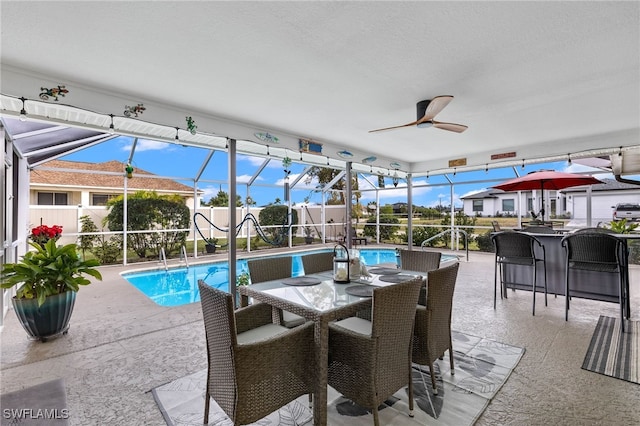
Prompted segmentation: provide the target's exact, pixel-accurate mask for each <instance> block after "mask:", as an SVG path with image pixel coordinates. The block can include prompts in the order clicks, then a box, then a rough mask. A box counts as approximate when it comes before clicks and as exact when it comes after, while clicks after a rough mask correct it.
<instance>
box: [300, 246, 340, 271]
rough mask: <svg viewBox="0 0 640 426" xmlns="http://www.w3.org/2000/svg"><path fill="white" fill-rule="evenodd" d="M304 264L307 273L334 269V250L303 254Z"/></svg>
mask: <svg viewBox="0 0 640 426" xmlns="http://www.w3.org/2000/svg"><path fill="white" fill-rule="evenodd" d="M302 266H303V267H304V273H305V274H316V273H318V272H325V271H332V270H333V252H331V251H326V252H320V253H312V254H305V255H303V256H302Z"/></svg>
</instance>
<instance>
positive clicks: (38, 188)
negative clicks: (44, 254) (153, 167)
mask: <svg viewBox="0 0 640 426" xmlns="http://www.w3.org/2000/svg"><path fill="white" fill-rule="evenodd" d="M125 167H126V164H124V163H121V162H119V161H107V162H104V163H86V162H77V161H63V160H51V161H49V162H47V163H46V164H44V165H43V166H41V167H40V168H35V169H33V170H31V173H30V204H31V205H40V206H43V205H48V206H69V205H73V206H78V205H82V206H84V207H88V206H105V205H106V204H107V201H108V200H109V198H112V197H115V196H118V195H122V194H123V193H124V187H125ZM51 169H59V170H51ZM132 175H133V177H132V178H131V179H127V180H126V186H127V192H130V193H133V192H136V191H155V192H157V193H158V194H161V195H162V194H177V195H180V196H181V197H183V198H184V200H185V203H187V205H190V206H193V187H190V186H187V185H183V184H181V183H178V182H176V181H174V180H171V179H167V178H157V176H156V175H154V174H153V173H149V172H147V171H145V170H142V169H137V168H134V171H133V174H132Z"/></svg>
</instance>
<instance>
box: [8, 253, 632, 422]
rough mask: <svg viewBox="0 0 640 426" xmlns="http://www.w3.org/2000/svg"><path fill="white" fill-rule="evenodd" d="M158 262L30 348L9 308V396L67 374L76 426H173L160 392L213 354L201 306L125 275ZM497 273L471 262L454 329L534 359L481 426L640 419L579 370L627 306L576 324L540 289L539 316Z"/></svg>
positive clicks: (88, 291) (585, 313) (610, 384)
mask: <svg viewBox="0 0 640 426" xmlns="http://www.w3.org/2000/svg"><path fill="white" fill-rule="evenodd" d="M314 248H317V247H315V246H314ZM260 254H263V253H260ZM225 258H226V257H225V256H224V255H216V256H215V257H213V258H212V257H209V258H208V259H221V260H224V259H225ZM200 260H203V259H200ZM154 266H155V265H154V264H148V265H139V264H136V265H129V266H127V267H123V266H113V267H102V268H101V271H102V273H103V276H104V280H103V281H102V282H96V283H94V284H92V285H90V286H88V287H86V288H83V289H81V291H80V292H79V293H78V296H77V300H76V306H75V311H74V313H73V317H72V319H71V327H70V329H69V333H68V334H67V335H66V336H62V337H60V338H58V339H55V340H52V341H49V342H46V343H41V342H32V341H29V340H28V339H27V336H26V333H25V332H24V330H23V329H22V328H21V326H20V325H19V324H18V321H17V319H16V316H15V314H14V313H13V312H9V313H8V315H7V316H6V319H5V321H6V322H5V326H4V328H3V330H2V333H1V334H0V337H1V339H2V342H1V355H2V358H1V360H0V361H1V370H0V378H1V380H0V383H1V386H2V393H5V392H11V391H14V390H19V389H23V388H25V387H28V386H32V385H35V384H39V383H43V382H46V381H49V380H53V379H56V378H64V379H65V381H66V391H67V401H68V409H69V413H70V416H71V417H70V423H71V424H72V425H125V424H126V425H164V424H165V422H164V419H163V417H162V414H161V413H160V410H159V409H158V408H157V406H156V404H155V402H154V399H153V396H152V395H151V393H150V392H149V391H150V390H151V389H152V388H154V387H156V386H159V385H161V384H164V383H167V382H169V381H172V380H174V379H176V378H179V377H182V376H185V375H187V374H190V373H193V372H196V371H198V370H201V369H203V368H205V367H206V349H205V337H204V330H203V324H202V314H201V310H200V303H192V304H189V305H184V306H179V307H171V308H168V307H161V306H158V305H156V304H155V303H154V302H152V301H151V300H150V299H148V298H147V297H146V296H144V295H143V294H142V293H140V292H139V291H138V290H137V289H135V288H134V287H133V286H132V285H130V284H128V283H127V282H126V281H125V280H124V279H123V278H122V277H121V276H120V273H121V272H123V271H127V270H132V269H137V268H141V267H154ZM493 268H494V256H493V254H491V253H475V252H472V253H470V261H469V262H467V261H466V260H464V259H462V260H461V265H460V272H459V276H458V281H457V285H456V292H455V298H454V308H453V328H454V329H455V330H459V331H462V332H465V333H469V334H474V335H477V336H482V337H488V338H491V339H495V340H498V341H501V342H505V343H508V344H511V345H516V346H521V347H524V348H526V353H525V355H524V357H523V358H522V360H521V362H520V364H519V365H518V366H517V367H516V369H515V370H514V371H513V373H512V375H511V377H510V378H509V380H508V381H507V383H506V384H505V385H504V387H503V388H502V389H501V390H500V391H499V392H498V394H497V396H496V397H495V398H494V400H493V401H492V402H491V403H490V404H489V406H488V408H487V409H486V411H485V412H484V414H483V415H482V416H481V417H480V419H479V420H478V422H477V424H478V425H497V424H499V425H549V424H554V425H633V424H639V423H640V385H637V384H633V383H628V382H625V381H622V380H618V379H614V378H610V377H607V376H604V375H600V374H596V373H592V372H588V371H585V370H582V369H581V368H580V367H581V365H582V361H583V358H584V355H585V352H586V350H587V347H588V345H589V342H590V339H591V335H592V333H593V330H594V328H595V325H596V323H597V321H598V318H599V316H600V315H608V316H612V317H617V316H618V312H619V310H618V305H617V304H612V303H604V302H595V301H590V300H583V299H575V298H574V299H573V300H572V305H571V310H570V313H569V321H568V322H565V320H564V303H565V299H564V297H557V298H554V297H553V296H551V297H549V306H547V307H545V306H544V298H543V295H540V294H538V299H537V303H536V315H535V316H532V315H531V303H532V295H531V292H527V291H517V292H511V291H510V292H509V299H505V300H500V299H498V306H497V309H495V310H494V309H493V271H494V269H493ZM630 275H631V298H632V302H631V303H632V304H631V309H632V312H631V313H632V319H635V320H640V267H639V266H637V265H632V267H631V269H630Z"/></svg>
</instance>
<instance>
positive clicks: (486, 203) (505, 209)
mask: <svg viewBox="0 0 640 426" xmlns="http://www.w3.org/2000/svg"><path fill="white" fill-rule="evenodd" d="M537 192H539V191H537ZM547 192H549V191H547ZM550 192H551V194H549V195H550V196H553V197H555V191H550ZM535 193H536V191H533V193H532V192H531V191H522V192H521V194H520V197H521V198H520V200H518V193H517V192H504V191H502V190H500V189H488V190H486V191H481V192H476V193H474V194H469V195H465V196H464V197H460V199H461V200H462V205H463V207H462V208H463V210H464V213H465V214H466V215H468V216H485V217H486V216H516V215H517V212H518V211H522V212H523V214H522V216H526V215H527V213H528V212H529V211H530V210H534V208H533V206H534V205H536V204H535V201H536V198H535V197H536V194H535ZM545 195H546V194H545ZM535 210H536V212H537V211H538V210H539V209H537V208H536V209H535ZM551 211H555V209H554V210H551Z"/></svg>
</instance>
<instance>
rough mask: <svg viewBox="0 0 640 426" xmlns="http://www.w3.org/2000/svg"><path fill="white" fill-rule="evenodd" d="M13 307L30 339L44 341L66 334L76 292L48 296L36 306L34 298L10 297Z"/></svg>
mask: <svg viewBox="0 0 640 426" xmlns="http://www.w3.org/2000/svg"><path fill="white" fill-rule="evenodd" d="M12 302H13V309H14V310H15V311H16V315H17V316H18V320H19V321H20V324H22V328H24V329H25V331H26V332H27V334H28V335H29V337H30V338H31V339H34V340H41V341H43V342H46V341H47V340H48V339H51V338H53V337H57V336H59V335H61V334H66V333H67V330H68V329H69V320H70V319H71V314H72V313H73V306H74V305H75V302H76V292H75V291H67V292H65V293H61V294H56V295H54V296H49V297H47V299H46V300H45V302H44V303H43V304H42V306H40V307H39V306H38V301H37V300H36V299H16V298H15V297H14V298H13V299H12Z"/></svg>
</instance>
